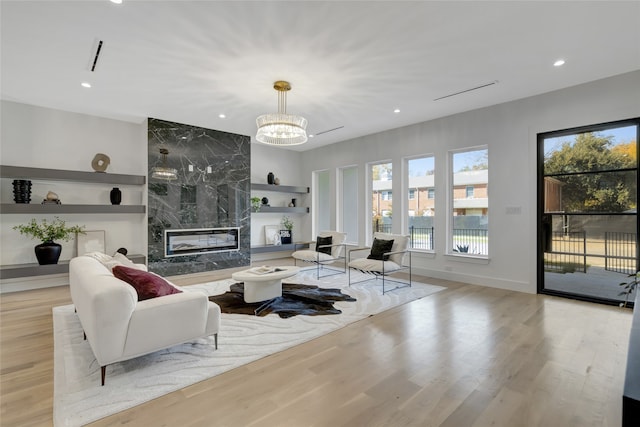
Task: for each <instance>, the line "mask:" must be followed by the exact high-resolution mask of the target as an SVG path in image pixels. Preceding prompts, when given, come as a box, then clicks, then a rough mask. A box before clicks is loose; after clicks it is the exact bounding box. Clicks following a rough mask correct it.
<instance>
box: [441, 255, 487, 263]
mask: <svg viewBox="0 0 640 427" xmlns="http://www.w3.org/2000/svg"><path fill="white" fill-rule="evenodd" d="M444 256H445V257H446V258H448V259H449V260H451V261H456V262H469V263H472V264H489V257H488V256H484V255H464V254H444Z"/></svg>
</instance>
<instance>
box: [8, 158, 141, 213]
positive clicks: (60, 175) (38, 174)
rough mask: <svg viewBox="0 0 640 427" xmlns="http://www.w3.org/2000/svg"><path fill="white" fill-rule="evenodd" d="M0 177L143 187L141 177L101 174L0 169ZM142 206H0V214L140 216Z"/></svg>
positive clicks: (22, 204)
mask: <svg viewBox="0 0 640 427" xmlns="http://www.w3.org/2000/svg"><path fill="white" fill-rule="evenodd" d="M0 177H2V178H14V179H29V180H32V179H33V180H45V181H72V182H86V183H97V184H111V185H113V184H118V185H144V184H145V182H146V179H147V177H146V176H144V175H123V174H115V173H103V172H83V171H72V170H62V169H43V168H30V167H22V166H6V165H2V166H0ZM146 211H147V208H146V206H144V205H98V204H96V205H65V204H60V205H58V204H55V203H46V204H39V203H33V204H31V203H2V204H0V213H3V214H143V213H145V212H146Z"/></svg>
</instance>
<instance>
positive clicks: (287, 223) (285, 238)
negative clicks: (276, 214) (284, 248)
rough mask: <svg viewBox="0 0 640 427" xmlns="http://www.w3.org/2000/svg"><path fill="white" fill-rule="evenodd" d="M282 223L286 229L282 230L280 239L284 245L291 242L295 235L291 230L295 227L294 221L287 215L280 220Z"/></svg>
mask: <svg viewBox="0 0 640 427" xmlns="http://www.w3.org/2000/svg"><path fill="white" fill-rule="evenodd" d="M280 223H281V224H282V228H284V230H280V241H281V242H282V244H283V245H286V244H288V243H291V239H292V237H293V233H292V232H291V230H292V229H293V221H291V218H289V217H288V216H286V215H285V216H283V217H282V221H280Z"/></svg>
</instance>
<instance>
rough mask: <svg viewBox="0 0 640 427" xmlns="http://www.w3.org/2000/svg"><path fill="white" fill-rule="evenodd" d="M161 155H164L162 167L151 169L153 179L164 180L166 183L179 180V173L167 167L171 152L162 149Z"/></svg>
mask: <svg viewBox="0 0 640 427" xmlns="http://www.w3.org/2000/svg"><path fill="white" fill-rule="evenodd" d="M160 154H161V155H162V166H154V167H153V168H152V169H151V178H156V179H164V180H165V181H173V180H174V179H177V178H178V171H177V170H176V169H174V168H170V167H168V166H167V154H169V150H167V149H166V148H161V149H160Z"/></svg>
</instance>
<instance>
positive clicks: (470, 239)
mask: <svg viewBox="0 0 640 427" xmlns="http://www.w3.org/2000/svg"><path fill="white" fill-rule="evenodd" d="M452 249H453V252H458V253H468V254H474V255H489V238H488V230H485V229H481V228H454V229H453V247H452Z"/></svg>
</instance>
